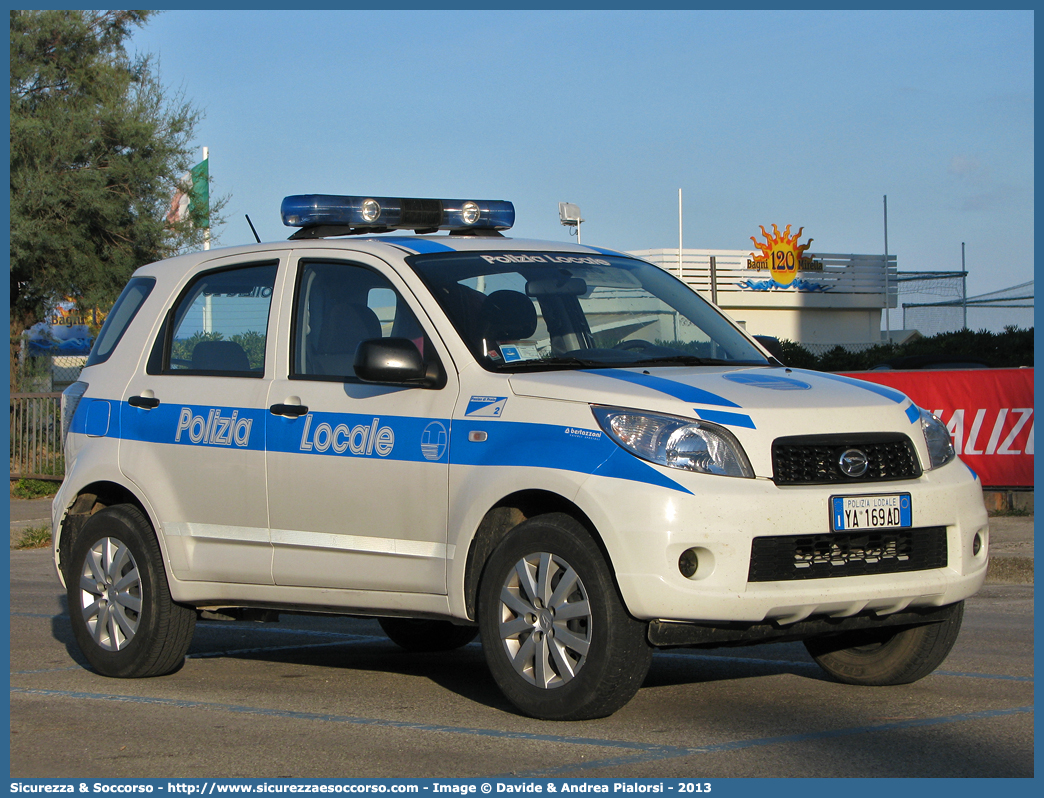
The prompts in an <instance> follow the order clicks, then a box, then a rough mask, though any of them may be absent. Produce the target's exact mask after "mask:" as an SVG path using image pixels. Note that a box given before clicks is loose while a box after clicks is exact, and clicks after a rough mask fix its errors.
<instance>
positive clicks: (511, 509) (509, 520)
mask: <svg viewBox="0 0 1044 798" xmlns="http://www.w3.org/2000/svg"><path fill="white" fill-rule="evenodd" d="M547 513H563V514H565V515H568V516H570V517H572V518H573V519H575V520H576V521H577V522H578V523H579V524H580V525H581V526H583V527H584V529H586V530H587V532H588V534H589V535H590V536H591V538H592V540H594V542H595V544H596V545H597V546H598V548H599V549H600V550H601V552H602V556H603V557H605V561H606V564H607V565H608V567H609V570H610V572H611V573H613V578H614V581H615V571H614V569H613V561H612V559H611V558H610V556H609V552H608V550H607V549H606V547H605V543H604V541H603V540H602V538H601V536H600V535H599V534H598V530H597V528H596V527H595V525H594V523H593V522H592V521H591V519H590V517H588V515H587V513H585V512H584V511H583V510H582V509H581V508H580V506H579V505H577V504H576V503H575V502H572V501H570V500H569V499H567V498H565V497H564V496H562V495H560V494H557V493H554V492H552V491H548V490H540V489H531V490H522V491H518V492H516V493H512V494H510V495H508V496H505V497H504V498H503V499H501V500H500V501H498V502H497V503H496V504H495V505H493V507H491V508H490V509H489V510H487V511H486V514H485V515H484V516H483V517H482V521H481V522H480V523H479V526H478V529H476V531H475V535H474V537H472V539H471V544H470V546H469V547H468V557H467V564H466V565H465V569H464V606H465V609H466V611H467V615H468V618H469V619H470V620H475V618H476V617H477V612H476V609H477V605H478V590H479V583H480V582H481V581H482V572H483V570H484V569H485V566H486V562H487V561H488V560H489V557H490V555H491V554H492V553H493V550H494V549H496V547H497V545H498V544H499V543H500V541H501V540H503V539H504V537H506V536H507V534H508V533H509V532H510V531H511V530H512V529H514V528H515V527H516V526H518V525H519V524H521V523H522V522H523V521H526V520H528V519H530V518H532V517H534V516H537V515H545V514H547ZM617 589H619V588H617Z"/></svg>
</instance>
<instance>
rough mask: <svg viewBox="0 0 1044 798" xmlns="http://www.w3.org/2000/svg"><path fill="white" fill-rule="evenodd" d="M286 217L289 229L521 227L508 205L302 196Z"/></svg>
mask: <svg viewBox="0 0 1044 798" xmlns="http://www.w3.org/2000/svg"><path fill="white" fill-rule="evenodd" d="M281 213H282V216H283V224H285V225H287V226H288V227H302V228H307V227H318V226H320V225H333V226H338V227H349V228H351V229H352V230H358V231H359V232H379V231H383V230H426V231H434V230H453V231H462V230H507V229H509V228H510V227H511V226H512V225H513V224H514V223H515V206H514V205H512V204H511V203H510V202H506V201H505V200H449V199H410V198H405V197H403V198H399V197H339V196H336V195H332V194H297V195H295V196H291V197H286V198H284V199H283V205H282V208H281Z"/></svg>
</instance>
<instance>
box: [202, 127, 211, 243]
mask: <svg viewBox="0 0 1044 798" xmlns="http://www.w3.org/2000/svg"><path fill="white" fill-rule="evenodd" d="M209 159H210V147H204V148H203V160H204V161H206V160H209ZM207 177H208V178H209V177H210V164H207ZM208 191H209V189H208ZM209 216H210V208H209V207H208V208H207V226H206V229H205V230H203V249H210V218H209Z"/></svg>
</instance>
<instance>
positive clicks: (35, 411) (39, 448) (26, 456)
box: [11, 393, 65, 480]
mask: <svg viewBox="0 0 1044 798" xmlns="http://www.w3.org/2000/svg"><path fill="white" fill-rule="evenodd" d="M64 474H65V456H64V454H63V453H62V395H61V394H60V393H13V394H11V479H48V480H61V479H62V477H63V476H64Z"/></svg>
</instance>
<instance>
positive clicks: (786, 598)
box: [580, 460, 989, 625]
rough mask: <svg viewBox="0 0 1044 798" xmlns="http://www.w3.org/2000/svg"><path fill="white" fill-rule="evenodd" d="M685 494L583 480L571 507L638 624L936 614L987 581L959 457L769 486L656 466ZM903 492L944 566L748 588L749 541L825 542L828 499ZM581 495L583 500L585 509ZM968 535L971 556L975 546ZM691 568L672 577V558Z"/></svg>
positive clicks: (983, 529) (985, 536)
mask: <svg viewBox="0 0 1044 798" xmlns="http://www.w3.org/2000/svg"><path fill="white" fill-rule="evenodd" d="M663 471H664V473H665V474H666V475H668V476H670V477H671V478H672V479H674V480H676V481H677V482H679V483H680V484H681V485H683V486H684V487H685V488H687V489H688V490H689V491H691V493H684V492H681V491H678V490H670V489H667V488H659V487H654V486H645V485H637V484H636V483H630V486H629V489H628V490H627V491H621V490H620V489H619V486H618V485H617V484H614V483H615V482H616V480H611V479H604V478H597V477H595V478H592V479H590V480H588V481H587V482H586V483H585V484H584V486H583V488H582V490H581V497H580V499H581V502H582V504H583V505H586V506H590V507H592V508H611V510H607V511H606V512H605V513H604V514H599V513H598V511H597V509H594V510H593V511H592V521H593V522H594V524H595V526H596V528H597V529H598V530H599V532H600V533H601V534H602V537H603V540H604V542H605V545H606V548H607V549H608V552H609V555H610V559H611V560H612V563H613V567H614V571H615V573H616V578H617V583H618V585H619V587H620V591H621V594H622V596H623V599H624V602H625V604H626V606H627V608H628V610H629V611H630V612H631V614H632V615H634V616H635V617H637V618H640V619H643V620H661V621H677V622H703V623H710V624H713V623H729V622H746V623H760V622H765V621H774V622H776V623H777V624H784V625H785V624H793V623H796V622H798V621H801V620H804V619H806V618H809V617H831V618H841V617H850V616H855V615H857V614H860V613H868V612H873V613H876V614H877V615H889V614H892V613H896V612H901V611H904V610H906V609H907V608H915V607H941V606H945V605H948V604H953V603H955V602H957V601H961V600H962V599H965V598H967V597H968V596H970V595H972V594H974V593H975V592H976V591H977V590H978V589H979V588H980V587H981V585H982V583H983V581H984V580H985V577H986V564H987V559H988V548H989V545H988V544H989V526H988V519H987V516H986V510H985V507H984V506H983V501H982V487H981V485H980V484H979V482H978V480H977V479H976V478H975V476H974V474H972V473H971V471H970V470H969V469H968V468H967V467H966V466H964V465H963V464H962V463H961V462H960V461H956V460H955V461H954V462H952V463H950V464H948V465H947V466H944V467H942V468H939V469H936V470H934V471H930V472H927V473H925V474H924V475H923V476H921V477H920V478H918V479H916V480H908V481H897V482H887V483H874V484H869V485H868V484H867V483H853V484H850V485H844V486H836V485H811V486H794V487H784V488H780V487H777V486H776V485H775V484H774V483H772V482H771V481H770V480H767V479H732V478H727V477H710V476H701V475H688V474H686V473H684V472H679V471H677V470H671V469H663ZM892 493H909V494H910V496H911V500H912V505H913V527H915V528H922V527H941V528H943V530H944V532H943V533H942V534H943V535H944V537H945V543H946V557H945V565H944V566H943V567H935V568H931V569H930V570H916V571H907V572H900V573H867V574H864V575H858V576H834V577H830V578H808V579H789V580H785V581H775V582H772V581H762V582H752V581H749V579H748V576H749V568H750V557H751V547H752V545H753V541H754V539H755V538H757V537H765V536H790V535H803V536H808V535H829V534H831V528H830V515H829V506H830V505H829V500H830V497H831V496H836V495H839V494H847V495H854V494H859V495H862V494H892ZM586 499H590V502H588V501H586ZM976 535H978V536H979V545H978V548H977V550H976V547H975V543H974V541H975V538H976ZM689 549H694V550H695V552H696V555H697V558H698V562H699V565H698V567H697V569H696V571H695V573H693V574H692V575H691V576H690V577H686V576H683V575H682V573H681V571H680V569H679V558H680V557H681V555H682V553H683V552H686V551H687V550H689Z"/></svg>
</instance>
